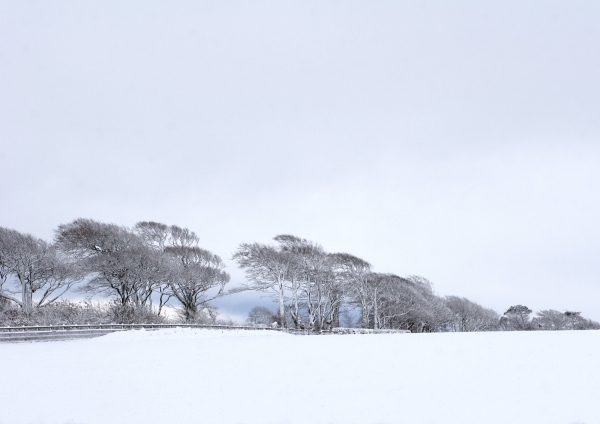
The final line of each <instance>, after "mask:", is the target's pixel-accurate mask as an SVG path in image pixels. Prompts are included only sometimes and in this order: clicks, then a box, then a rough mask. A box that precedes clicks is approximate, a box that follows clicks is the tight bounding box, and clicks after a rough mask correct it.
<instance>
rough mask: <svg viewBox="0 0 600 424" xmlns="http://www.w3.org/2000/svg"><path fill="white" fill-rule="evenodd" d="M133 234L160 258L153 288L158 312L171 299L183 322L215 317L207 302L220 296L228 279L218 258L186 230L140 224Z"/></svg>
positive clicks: (149, 223)
mask: <svg viewBox="0 0 600 424" xmlns="http://www.w3.org/2000/svg"><path fill="white" fill-rule="evenodd" d="M135 231H136V233H137V234H138V235H139V236H140V237H141V238H142V240H144V242H145V243H146V245H147V246H150V247H151V248H152V249H154V250H155V251H157V252H159V253H160V254H161V255H162V256H161V257H162V261H161V272H160V273H158V275H159V276H160V278H159V279H158V280H157V281H156V283H155V284H154V285H153V289H154V291H157V292H158V293H159V295H160V304H159V311H160V309H161V308H162V306H163V305H164V303H165V302H166V301H168V300H169V299H170V298H171V297H174V298H176V299H177V300H178V301H179V302H180V303H181V305H182V307H183V309H182V311H181V315H182V318H183V319H184V320H186V321H196V320H198V319H199V318H201V317H203V316H204V315H206V314H208V315H211V314H214V308H210V309H209V308H208V307H209V303H208V302H210V301H211V300H214V299H215V298H217V297H219V296H222V295H223V290H224V288H225V285H226V284H227V283H228V282H229V279H230V277H229V274H228V273H227V272H225V271H224V268H225V265H224V264H223V261H222V260H221V258H220V257H219V256H217V255H215V254H213V253H211V252H209V251H208V250H205V249H202V248H200V247H199V246H198V243H199V240H200V239H199V237H198V236H197V235H196V234H195V233H194V232H193V231H191V230H189V229H187V228H181V227H178V226H176V225H171V226H168V225H165V224H161V223H158V222H151V221H143V222H139V223H137V224H136V226H135ZM203 312H206V314H204V315H203V314H202V313H203Z"/></svg>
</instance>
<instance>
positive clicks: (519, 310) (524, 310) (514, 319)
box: [500, 305, 535, 331]
mask: <svg viewBox="0 0 600 424" xmlns="http://www.w3.org/2000/svg"><path fill="white" fill-rule="evenodd" d="M532 312H533V311H532V310H531V309H529V308H528V307H527V306H523V305H514V306H511V307H510V308H508V309H507V310H506V312H504V316H503V317H502V319H501V320H500V325H501V327H502V328H504V329H505V330H509V331H526V330H534V329H535V328H534V326H533V323H532V321H531V313H532Z"/></svg>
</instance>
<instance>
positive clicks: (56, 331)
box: [0, 324, 279, 343]
mask: <svg viewBox="0 0 600 424" xmlns="http://www.w3.org/2000/svg"><path fill="white" fill-rule="evenodd" d="M177 327H183V328H208V329H216V330H271V331H277V330H279V329H277V328H271V327H249V326H244V325H204V324H89V325H35V326H26V327H0V343H2V342H24V341H51V340H68V339H83V338H92V337H99V336H104V335H105V334H109V333H114V332H117V331H127V330H141V329H150V330H158V329H161V328H177Z"/></svg>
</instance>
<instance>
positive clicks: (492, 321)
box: [446, 296, 500, 332]
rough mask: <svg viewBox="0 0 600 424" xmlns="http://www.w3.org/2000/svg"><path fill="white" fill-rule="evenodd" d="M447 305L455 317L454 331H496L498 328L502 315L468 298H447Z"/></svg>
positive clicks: (452, 324) (452, 325) (453, 322)
mask: <svg viewBox="0 0 600 424" xmlns="http://www.w3.org/2000/svg"><path fill="white" fill-rule="evenodd" d="M446 305H447V306H448V308H450V311H451V312H452V315H453V319H452V321H451V327H452V329H453V330H454V331H461V332H470V331H494V330H496V329H497V327H498V322H499V321H500V315H498V314H497V313H496V312H495V311H493V310H491V309H487V308H484V307H483V306H481V305H479V304H477V303H475V302H472V301H470V300H469V299H467V298H464V297H458V296H447V297H446Z"/></svg>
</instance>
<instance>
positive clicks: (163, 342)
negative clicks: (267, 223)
mask: <svg viewBox="0 0 600 424" xmlns="http://www.w3.org/2000/svg"><path fill="white" fill-rule="evenodd" d="M599 353H600V331H571V332H521V333H516V332H510V333H454V334H451V333H443V334H377V335H345V336H293V335H288V334H283V333H279V332H272V331H243V330H239V331H219V330H196V329H169V330H158V331H144V330H137V331H129V332H123V333H114V334H110V335H107V336H104V337H100V338H97V339H89V340H74V341H60V342H46V343H21V344H0V358H1V363H2V372H1V374H0V423H2V424H18V423H27V424H30V423H35V424H37V423H52V424H80V423H81V424H83V423H90V424H92V423H98V424H99V423H103V424H105V423H112V424H117V423H123V424H125V423H127V424H135V423H140V424H141V423H144V424H158V423H161V424H162V423H207V424H208V423H211V424H218V423H225V424H229V423H231V424H233V423H261V424H266V423H290V424H292V423H293V424H296V423H298V424H300V423H323V424H326V423H340V424H350V423H361V424H367V423H407V424H420V423H423V424H424V423H439V424H442V423H443V424H453V423H456V424H469V423H473V424H475V423H477V424H484V423H503V424H508V423H510V424H517V423H523V424H525V423H527V424H535V423H540V424H552V423H557V424H558V423H560V424H575V423H586V424H600V355H599Z"/></svg>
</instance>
